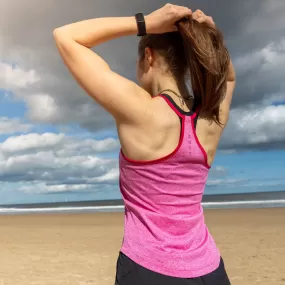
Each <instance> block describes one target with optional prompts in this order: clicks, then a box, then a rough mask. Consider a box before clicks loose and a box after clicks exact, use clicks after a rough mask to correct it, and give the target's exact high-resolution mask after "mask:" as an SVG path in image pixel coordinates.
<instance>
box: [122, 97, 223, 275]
mask: <svg viewBox="0 0 285 285" xmlns="http://www.w3.org/2000/svg"><path fill="white" fill-rule="evenodd" d="M164 99H165V100H166V102H167V103H168V104H169V105H170V107H172V104H171V103H170V102H169V101H168V100H167V98H164ZM172 109H174V107H172ZM174 111H176V110H174ZM176 113H177V114H178V115H179V116H180V117H181V118H182V130H181V137H180V142H179V145H178V146H177V148H176V150H175V151H174V152H173V153H171V154H170V155H168V156H166V157H164V158H162V159H158V160H155V161H151V162H138V161H132V160H130V159H128V158H126V157H125V156H124V155H123V153H122V152H121V153H120V189H121V193H122V196H123V199H124V202H125V232H124V239H123V244H122V247H121V251H122V252H123V253H124V254H125V255H127V256H128V257H129V258H130V259H132V260H133V261H134V262H136V263H138V264H139V265H141V266H143V267H145V268H147V269H149V270H152V271H155V272H158V273H160V274H164V275H168V276H174V277H180V278H194V277H199V276H203V275H205V274H208V273H210V272H212V271H214V270H215V269H217V268H218V266H219V263H220V253H219V250H218V248H217V246H216V244H215V242H214V240H213V238H212V236H211V235H210V233H209V231H208V229H207V227H206V225H205V222H204V215H203V209H202V206H201V200H202V195H203V192H204V188H205V184H206V180H207V177H208V172H209V166H208V165H207V157H206V153H205V152H204V150H203V149H202V147H201V145H200V143H199V142H198V140H197V137H196V133H195V130H194V123H193V119H194V116H195V115H194V116H192V117H190V116H183V115H181V114H180V113H178V112H177V111H176Z"/></svg>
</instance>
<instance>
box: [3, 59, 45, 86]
mask: <svg viewBox="0 0 285 285" xmlns="http://www.w3.org/2000/svg"><path fill="white" fill-rule="evenodd" d="M39 80H40V78H39V77H38V75H37V74H36V71H35V70H34V69H31V70H23V69H22V68H20V67H19V66H13V65H11V64H8V63H5V62H0V86H1V88H3V89H14V88H26V87H28V86H30V85H32V84H34V83H36V82H38V81H39Z"/></svg>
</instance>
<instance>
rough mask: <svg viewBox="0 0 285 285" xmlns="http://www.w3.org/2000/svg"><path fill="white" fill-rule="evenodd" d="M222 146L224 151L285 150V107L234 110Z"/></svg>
mask: <svg viewBox="0 0 285 285" xmlns="http://www.w3.org/2000/svg"><path fill="white" fill-rule="evenodd" d="M220 146H221V148H223V149H235V148H237V149H247V148H254V149H268V148H272V146H274V147H275V148H277V147H282V148H285V105H278V106H274V105H271V106H266V107H264V106H260V105H257V106H251V107H249V108H236V109H234V110H232V112H231V116H230V120H229V123H228V126H227V127H226V129H225V132H224V134H223V138H222V141H221V144H220Z"/></svg>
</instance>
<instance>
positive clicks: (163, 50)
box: [54, 4, 235, 285]
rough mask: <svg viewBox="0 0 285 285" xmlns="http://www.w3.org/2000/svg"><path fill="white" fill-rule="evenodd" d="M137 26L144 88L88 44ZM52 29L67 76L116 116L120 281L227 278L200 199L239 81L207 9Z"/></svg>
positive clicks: (221, 284)
mask: <svg viewBox="0 0 285 285" xmlns="http://www.w3.org/2000/svg"><path fill="white" fill-rule="evenodd" d="M137 33H138V35H139V36H142V38H141V41H140V44H139V58H138V66H137V70H138V73H137V75H138V81H139V82H140V85H141V87H139V86H138V85H137V84H135V83H134V82H131V81H129V80H127V79H126V78H123V77H121V76H119V75H118V74H116V73H114V72H112V71H111V70H110V68H109V66H108V65H107V63H106V62H105V61H104V60H103V59H102V58H101V57H99V56H98V55H97V54H96V53H94V52H93V51H92V50H90V48H91V47H94V46H97V45H99V44H100V43H103V42H106V41H108V40H111V39H114V38H117V37H122V36H127V35H135V34H137ZM54 37H55V40H56V43H57V46H58V49H59V52H60V54H61V56H62V58H63V60H64V62H65V64H66V65H67V67H68V68H69V70H70V71H71V73H72V75H73V76H74V77H75V79H76V80H77V81H78V83H79V84H80V85H81V86H82V87H83V88H84V89H85V90H86V92H87V93H88V94H89V95H90V96H91V97H92V98H93V99H94V100H95V101H96V102H97V103H98V104H100V105H101V106H103V107H104V108H105V109H106V110H107V111H108V112H109V113H110V114H111V115H112V116H113V117H114V118H115V120H116V124H117V128H118V134H119V139H120V142H121V153H120V189H121V192H122V196H123V198H124V201H125V234H124V241H123V245H122V248H121V251H120V254H119V258H118V261H117V275H116V284H117V285H128V284H132V285H145V284H148V285H152V284H153V285H154V284H156V285H159V284H163V285H170V284H173V285H174V284H175V285H179V284H181V285H182V284H185V285H186V284H188V285H190V284H207V285H225V284H230V282H229V280H228V277H227V274H226V271H225V268H224V265H223V260H222V258H221V256H220V253H219V250H218V249H217V247H216V245H215V242H214V240H213V238H212V236H211V235H210V233H209V231H208V229H207V227H206V225H205V223H204V217H203V210H202V207H201V200H202V195H203V191H204V187H205V184H206V179H207V176H208V172H209V169H210V165H211V164H212V162H213V159H214V155H215V152H216V149H217V145H218V142H219V139H220V137H221V134H222V131H223V129H224V127H225V125H226V123H227V119H228V113H229V108H230V103H231V98H232V94H233V90H234V87H235V73H234V68H233V65H232V63H231V61H230V58H229V55H228V52H227V49H226V48H225V46H224V42H223V37H222V35H221V33H220V32H219V31H218V29H217V28H216V27H215V24H214V22H213V20H212V18H211V17H208V16H206V15H205V14H204V13H203V12H201V11H200V10H198V11H195V12H194V13H192V11H191V10H190V9H188V8H186V7H181V6H175V5H171V4H167V5H165V6H164V7H162V8H161V9H158V10H156V11H154V12H153V13H151V14H149V15H147V16H146V17H144V16H143V15H142V14H137V15H136V17H119V18H99V19H93V20H87V21H82V22H79V23H74V24H70V25H67V26H64V27H61V28H58V29H56V30H55V31H54ZM187 80H188V81H189V82H188V81H187ZM188 83H190V84H191V87H192V88H191V92H190V91H189V89H190V88H188V86H187V84H188Z"/></svg>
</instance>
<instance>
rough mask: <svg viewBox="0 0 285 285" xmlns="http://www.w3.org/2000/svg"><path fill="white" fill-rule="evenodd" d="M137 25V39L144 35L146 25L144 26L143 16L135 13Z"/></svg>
mask: <svg viewBox="0 0 285 285" xmlns="http://www.w3.org/2000/svg"><path fill="white" fill-rule="evenodd" d="M135 17H136V21H137V25H138V34H137V36H138V37H142V36H145V35H146V25H145V20H144V14H143V13H137V14H136V15H135Z"/></svg>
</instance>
